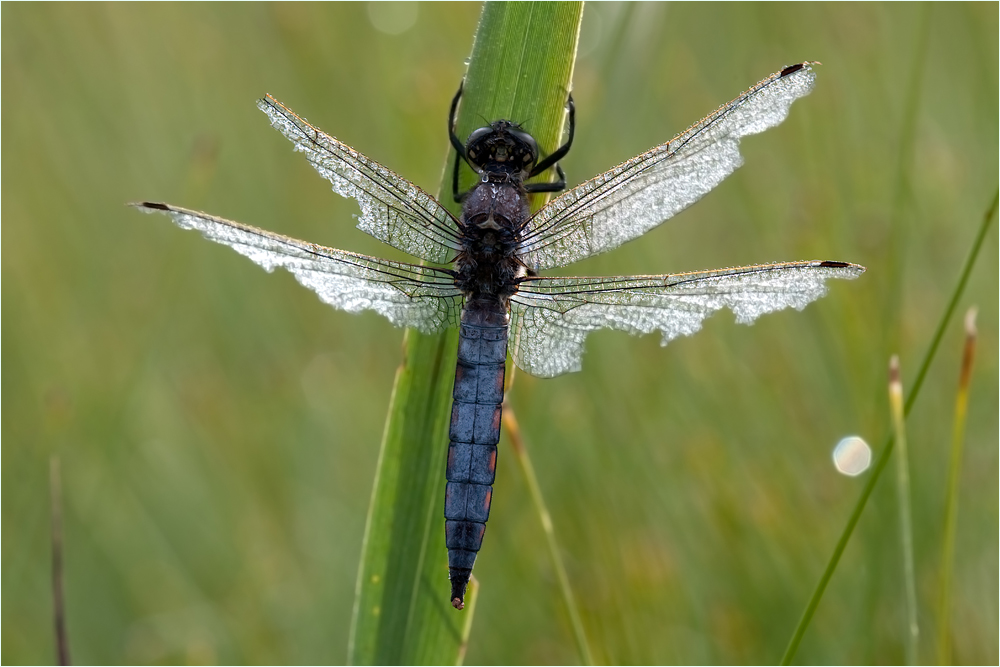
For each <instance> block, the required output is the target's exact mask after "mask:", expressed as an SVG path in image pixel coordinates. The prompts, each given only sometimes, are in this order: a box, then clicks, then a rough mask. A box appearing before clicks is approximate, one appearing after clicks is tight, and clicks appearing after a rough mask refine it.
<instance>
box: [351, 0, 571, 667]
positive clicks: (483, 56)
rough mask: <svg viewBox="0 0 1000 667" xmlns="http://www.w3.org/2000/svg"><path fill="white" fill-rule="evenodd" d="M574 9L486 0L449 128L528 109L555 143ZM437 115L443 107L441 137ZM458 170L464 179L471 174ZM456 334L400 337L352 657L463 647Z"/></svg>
mask: <svg viewBox="0 0 1000 667" xmlns="http://www.w3.org/2000/svg"><path fill="white" fill-rule="evenodd" d="M581 15H582V4H581V3H578V2H553V3H504V2H495V3H493V2H490V3H486V5H485V6H484V8H483V14H482V18H481V20H480V23H479V27H478V29H477V32H476V38H475V44H474V46H473V49H472V56H471V58H470V60H469V68H468V72H467V73H466V76H465V85H464V88H463V94H462V101H461V105H460V106H459V110H458V117H457V119H456V125H457V130H456V131H457V134H458V135H459V136H462V137H466V136H468V134H469V133H470V132H471V131H472V130H473V129H475V128H476V127H480V126H481V125H482V119H483V118H487V119H498V118H517V119H523V118H531V119H532V128H531V130H532V136H534V138H535V140H536V141H537V142H538V145H539V146H540V147H545V148H548V147H552V146H557V145H558V143H557V142H558V140H559V136H560V134H561V132H562V126H563V123H564V122H565V117H566V109H565V106H566V95H567V92H568V90H569V87H570V81H571V80H572V72H573V63H574V58H575V56H576V45H577V40H578V37H579V30H580V17H581ZM458 84H459V81H458V80H456V81H455V82H454V85H455V87H456V88H457V87H458ZM446 113H447V107H443V108H442V118H441V120H442V122H441V130H442V142H443V143H442V145H445V144H444V141H445V136H444V129H445V123H444V120H445V118H446ZM453 158H454V151H453V149H449V151H448V154H447V157H446V161H445V164H446V168H445V173H446V174H447V176H446V178H445V179H443V183H442V187H441V189H440V194H439V201H441V202H442V203H443V204H444V205H445V206H446V207H448V208H449V209H450V210H451V211H452V213H453V214H456V215H457V214H458V213H459V205H458V204H457V203H455V202H454V201H453V198H452V196H451V178H450V176H451V165H452V164H453ZM462 174H463V178H464V179H465V182H466V183H465V187H468V184H469V183H468V181H469V179H470V178H471V177H473V176H474V174H473V173H472V171H471V170H470V169H467V168H466V169H464V170H463V171H462ZM540 203H541V202H540V201H539V202H536V205H537V204H540ZM457 338H458V335H457V330H456V329H450V330H448V331H446V332H444V333H439V334H422V333H419V332H417V331H413V330H408V331H407V332H406V335H405V337H404V361H403V364H402V366H401V367H400V369H399V371H398V373H397V374H396V381H395V384H394V386H393V393H392V399H391V401H390V406H389V414H388V416H387V419H386V426H385V430H384V434H383V439H382V447H381V450H380V453H379V462H378V469H377V472H376V479H375V484H374V488H373V490H372V500H371V504H370V506H369V512H368V518H367V522H366V525H365V536H364V541H363V545H362V553H361V561H360V563H359V566H358V578H357V586H356V591H355V604H354V613H353V615H352V619H351V629H350V635H349V639H348V661H349V662H351V663H353V664H455V663H456V662H457V661H459V660H461V659H462V658H463V657H464V652H465V647H466V646H467V645H468V638H469V633H470V627H471V625H470V624H471V619H472V615H471V614H469V613H468V612H467V611H464V612H461V613H460V612H457V611H455V610H454V609H452V608H451V605H450V604H449V602H450V600H449V596H448V564H447V551H446V549H445V547H444V531H443V519H442V515H441V512H442V505H443V501H444V491H445V476H444V471H445V467H446V458H447V452H448V444H447V443H448V424H449V417H450V414H451V403H452V389H453V386H454V377H455V375H454V374H455V354H456V349H457ZM476 590H478V587H477V589H476ZM467 605H468V602H467Z"/></svg>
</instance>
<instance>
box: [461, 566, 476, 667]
mask: <svg viewBox="0 0 1000 667" xmlns="http://www.w3.org/2000/svg"><path fill="white" fill-rule="evenodd" d="M478 600H479V580H478V579H476V577H475V575H473V576H472V577H471V578H470V579H469V585H468V587H467V588H466V589H465V609H464V610H463V611H464V612H465V624H464V625H463V626H462V638H461V643H460V644H459V645H458V657H457V658H456V659H455V664H456V665H461V664H463V663H464V662H465V654H466V652H468V650H469V637H470V636H471V635H472V619H474V618H475V616H476V602H477V601H478Z"/></svg>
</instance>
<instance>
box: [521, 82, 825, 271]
mask: <svg viewBox="0 0 1000 667" xmlns="http://www.w3.org/2000/svg"><path fill="white" fill-rule="evenodd" d="M811 64H812V63H801V64H798V65H792V66H790V67H786V68H785V69H783V70H782V71H780V72H777V73H775V74H772V75H771V76H769V77H768V78H766V79H764V80H763V81H761V82H760V83H758V84H757V85H756V86H754V87H753V88H751V89H750V90H748V91H746V92H745V93H743V94H742V95H740V96H739V97H737V98H736V99H735V100H733V101H732V102H730V103H729V104H726V105H724V106H722V107H720V108H719V109H718V110H716V111H715V112H714V113H712V114H711V115H709V116H708V117H707V118H704V119H703V120H701V121H699V122H698V123H697V124H695V125H693V126H692V127H690V128H688V129H687V130H686V131H685V132H683V133H681V134H679V135H677V136H676V137H674V138H673V139H671V140H670V141H668V142H667V143H665V144H661V145H660V146H657V147H655V148H653V149H651V150H649V151H647V152H645V153H643V154H642V155H638V156H636V157H634V158H632V159H631V160H629V161H627V162H624V163H622V164H620V165H618V166H617V167H615V168H614V169H611V170H610V171H608V172H605V173H603V174H600V175H599V176H596V177H595V178H593V179H591V180H589V181H587V182H586V183H583V184H581V185H579V186H577V187H575V188H573V189H572V190H570V191H569V192H566V193H565V194H563V195H561V196H560V197H557V198H556V199H554V200H553V201H551V202H550V203H549V204H548V205H547V206H545V207H544V208H542V209H541V210H540V211H538V213H536V214H535V215H534V216H533V217H532V218H531V219H530V220H529V221H528V224H527V229H526V230H525V232H524V234H523V236H522V243H521V249H520V252H521V257H522V259H523V260H524V262H525V264H527V265H528V266H529V267H530V268H532V269H534V270H535V271H539V270H541V269H548V268H552V267H557V266H563V265H566V264H569V263H571V262H575V261H577V260H581V259H583V258H585V257H590V256H591V255H596V254H598V253H601V252H605V251H608V250H611V249H612V248H617V247H618V246H620V245H621V244H623V243H625V242H626V241H629V240H631V239H634V238H636V237H637V236H640V235H642V234H644V233H646V232H647V231H649V230H650V229H652V228H653V227H656V226H657V225H659V224H660V223H661V222H663V221H664V220H667V219H668V218H670V217H672V216H673V215H675V214H676V213H678V212H680V211H681V210H683V209H685V208H687V207H688V206H690V205H691V204H693V203H694V202H696V201H698V199H700V198H701V197H702V196H703V195H705V194H706V193H707V192H708V191H709V190H711V189H712V188H714V187H715V186H716V185H718V184H719V183H720V182H721V181H722V180H723V179H724V178H726V176H728V175H729V174H731V173H733V171H735V170H736V168H737V167H739V166H740V165H741V164H742V163H743V157H742V156H741V155H740V151H739V142H740V138H741V137H745V136H746V135H748V134H756V133H758V132H763V131H764V130H766V129H768V128H770V127H774V126H775V125H778V124H779V123H781V122H782V121H783V120H784V119H785V118H786V117H787V116H788V110H789V107H790V106H791V104H792V102H794V101H795V100H796V99H798V98H799V97H802V96H803V95H807V94H808V93H809V91H811V90H812V87H813V81H814V80H815V73H814V72H813V70H812V68H811V67H810V65H811Z"/></svg>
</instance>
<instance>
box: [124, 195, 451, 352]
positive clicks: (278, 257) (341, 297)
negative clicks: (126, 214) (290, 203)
mask: <svg viewBox="0 0 1000 667" xmlns="http://www.w3.org/2000/svg"><path fill="white" fill-rule="evenodd" d="M133 206H135V207H136V208H138V209H139V210H141V211H145V212H147V213H152V212H158V213H165V214H166V215H169V216H170V217H171V218H172V219H173V221H174V222H175V223H177V225H178V226H179V227H183V228H184V229H196V230H198V231H200V232H201V233H202V235H204V237H205V238H207V239H209V240H210V241H215V242H216V243H222V244H224V245H228V246H230V247H231V248H232V249H233V250H235V251H236V252H238V253H240V254H241V255H244V256H246V257H249V258H250V259H252V260H253V261H254V262H256V263H257V264H260V265H261V266H262V267H264V268H265V269H266V270H267V271H269V272H270V271H273V270H274V269H275V267H281V268H284V269H287V270H288V271H289V272H291V273H292V275H294V276H295V279H296V280H298V281H299V282H300V283H301V284H302V285H304V286H306V287H308V288H309V289H311V290H312V291H314V292H316V294H318V295H319V298H320V299H322V300H323V301H324V302H326V303H328V304H330V305H331V306H333V307H335V308H340V309H341V310H346V311H348V312H352V313H354V312H358V311H361V310H374V311H375V312H377V313H379V314H380V315H384V316H385V317H387V318H389V321H391V322H392V323H393V324H395V325H396V326H403V327H413V328H415V329H419V330H421V331H424V332H426V333H430V332H433V331H438V330H441V329H445V328H447V327H449V326H457V324H458V316H459V310H460V308H461V304H462V295H461V293H460V292H459V291H458V289H457V288H456V287H455V281H454V279H453V277H452V274H451V272H450V271H448V270H447V269H438V268H434V267H429V266H419V265H416V264H406V263H402V262H390V261H387V260H384V259H379V258H377V257H369V256H367V255H359V254H356V253H351V252H345V251H343V250H337V249H335V248H327V247H324V246H321V245H316V244H314V243H307V242H305V241H299V240H296V239H293V238H290V237H287V236H282V235H280V234H274V233H272V232H268V231H266V230H263V229H258V228H257V227H251V226H250V225H244V224H241V223H239V222H233V221H232V220H225V219H223V218H218V217H216V216H213V215H208V214H207V213H200V212H198V211H192V210H189V209H184V208H180V207H177V206H170V205H169V204H159V203H152V202H143V203H139V204H133Z"/></svg>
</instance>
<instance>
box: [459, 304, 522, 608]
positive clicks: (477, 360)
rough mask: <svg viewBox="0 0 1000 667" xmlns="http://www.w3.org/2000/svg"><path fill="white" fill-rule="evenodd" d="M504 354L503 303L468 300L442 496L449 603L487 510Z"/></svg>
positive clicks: (462, 581) (463, 582)
mask: <svg viewBox="0 0 1000 667" xmlns="http://www.w3.org/2000/svg"><path fill="white" fill-rule="evenodd" d="M506 359H507V314H506V312H504V308H503V307H502V306H501V305H500V304H499V303H495V304H493V303H490V304H483V303H481V302H480V303H476V302H472V303H470V304H467V305H466V308H465V309H464V310H463V311H462V324H461V328H460V329H459V339H458V365H457V367H456V368H455V390H454V393H453V398H454V403H453V404H452V409H451V428H450V431H449V438H450V439H451V444H449V446H448V471H447V478H448V486H447V490H446V492H445V501H444V518H445V540H446V542H447V546H448V569H449V574H450V576H451V603H452V605H454V606H455V607H456V608H458V609H461V608H462V607H463V606H464V600H465V588H466V586H467V585H468V583H469V576H470V575H471V574H472V566H473V564H474V563H475V562H476V553H477V552H478V551H479V548H480V546H481V545H482V543H483V533H484V532H485V531H486V520H487V519H488V518H489V515H490V500H491V498H492V495H493V486H492V485H493V478H494V476H495V474H496V462H497V442H498V441H499V439H500V410H501V408H500V405H501V403H503V383H504V363H505V362H506Z"/></svg>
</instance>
